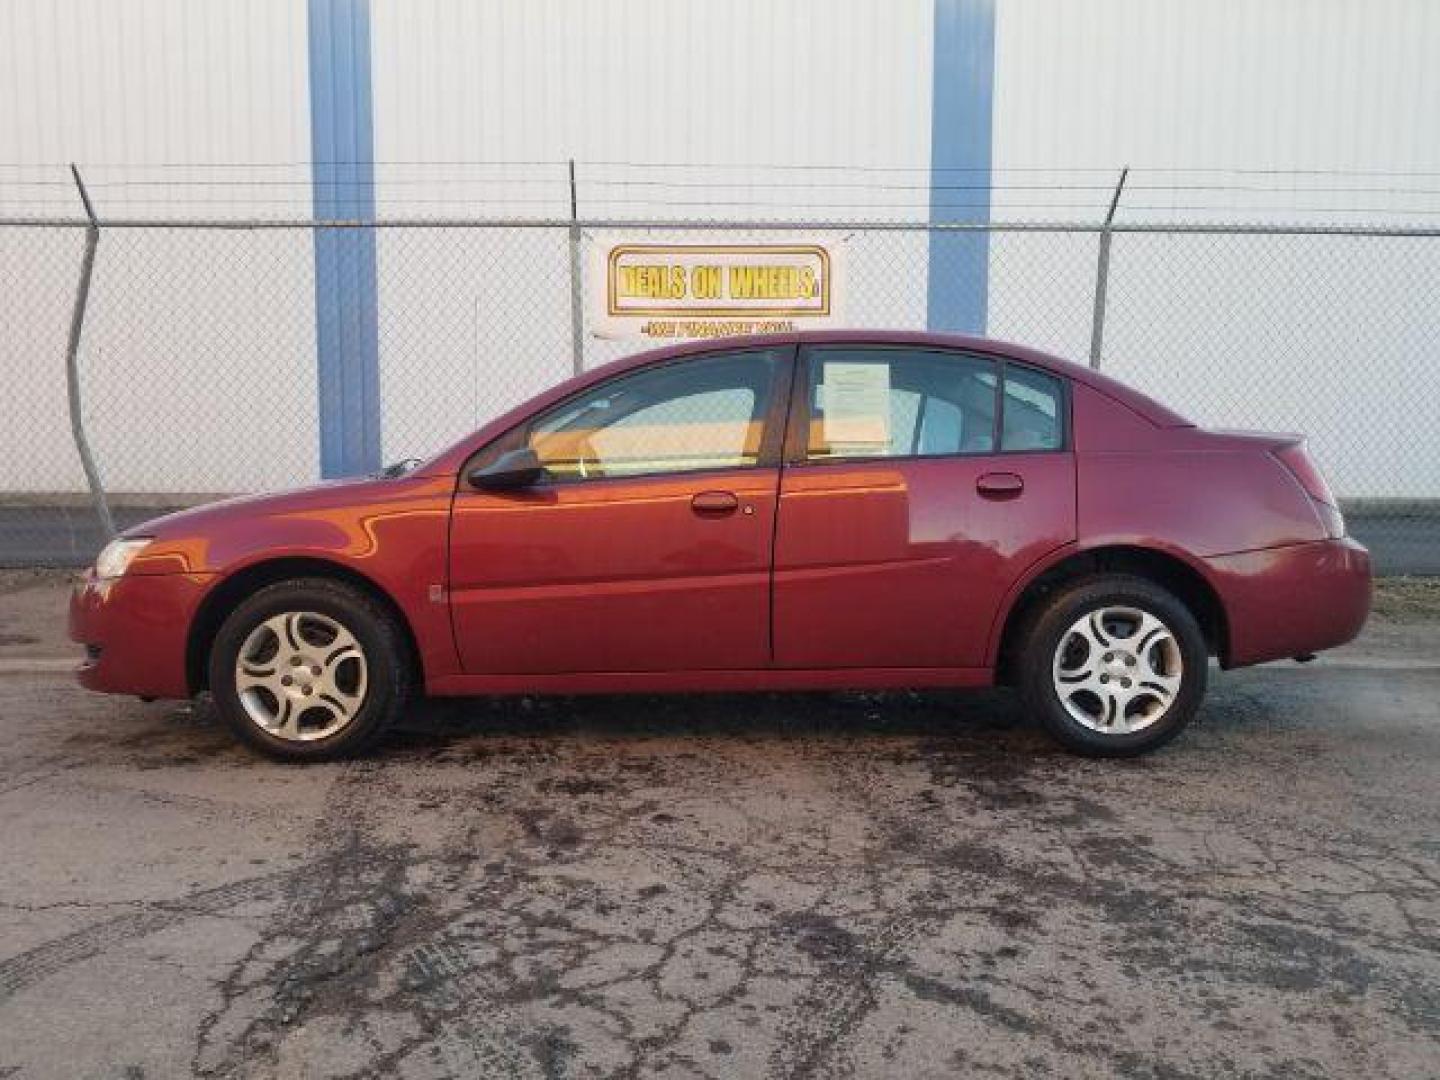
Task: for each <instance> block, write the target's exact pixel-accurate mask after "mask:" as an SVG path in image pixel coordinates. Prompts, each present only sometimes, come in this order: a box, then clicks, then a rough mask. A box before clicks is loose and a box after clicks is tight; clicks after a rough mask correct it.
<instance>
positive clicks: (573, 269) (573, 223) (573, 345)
mask: <svg viewBox="0 0 1440 1080" xmlns="http://www.w3.org/2000/svg"><path fill="white" fill-rule="evenodd" d="M584 285H585V283H584V281H583V280H582V279H581V277H580V201H579V199H578V198H577V197H576V192H575V159H574V158H571V159H570V359H571V364H572V365H573V367H574V370H575V374H576V375H579V374H580V373H581V372H583V371H584V370H585V310H584V302H585V293H584Z"/></svg>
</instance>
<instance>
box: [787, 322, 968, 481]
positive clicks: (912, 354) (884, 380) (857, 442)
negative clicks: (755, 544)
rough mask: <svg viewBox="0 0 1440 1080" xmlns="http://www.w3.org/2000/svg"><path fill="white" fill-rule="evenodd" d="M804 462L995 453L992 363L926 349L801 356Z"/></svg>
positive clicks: (834, 350)
mask: <svg viewBox="0 0 1440 1080" xmlns="http://www.w3.org/2000/svg"><path fill="white" fill-rule="evenodd" d="M806 377H807V378H808V379H809V404H810V430H809V432H808V435H807V440H806V458H807V459H808V460H810V461H825V460H827V459H837V458H857V457H858V458H869V457H882V458H884V457H917V456H925V455H933V454H990V453H994V451H995V408H996V402H997V397H996V379H997V372H996V365H995V363H994V361H991V360H985V359H981V358H979V357H973V356H960V355H956V354H954V353H947V352H942V351H938V350H930V349H894V348H860V347H856V348H844V347H841V348H826V349H816V350H814V351H812V352H811V353H810V354H809V363H808V364H807V376H806Z"/></svg>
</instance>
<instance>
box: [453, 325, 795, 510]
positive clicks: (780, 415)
mask: <svg viewBox="0 0 1440 1080" xmlns="http://www.w3.org/2000/svg"><path fill="white" fill-rule="evenodd" d="M752 353H773V354H774V355H775V372H774V377H773V381H772V383H771V386H770V404H769V408H767V409H766V410H765V413H764V415H763V417H762V420H761V423H762V424H763V425H764V427H763V430H762V431H761V434H760V452H759V454H758V456H757V458H756V460H755V462H754V463H753V464H750V465H713V466H708V467H706V468H703V469H662V470H657V471H654V472H644V473H627V474H626V475H624V476H595V477H582V476H573V477H555V476H545V477H542V478H541V479H540V480H538V481H536V482H535V483H534V484H532V485H531V486H530V487H528V488H524V489H521V493H523V492H525V491H544V490H549V489H551V488H559V487H570V486H573V485H577V484H585V485H587V486H588V485H593V484H605V483H612V484H621V483H626V482H628V481H631V480H651V479H656V478H661V477H679V476H706V475H711V474H720V473H733V472H736V471H739V470H745V471H751V470H758V469H775V468H779V466H780V459H781V451H782V448H783V445H784V442H783V435H784V431H785V421H786V418H787V416H788V413H789V408H790V395H791V390H792V389H793V383H794V379H795V346H794V345H793V344H779V343H777V344H775V345H747V346H744V347H743V348H739V349H714V350H711V351H709V352H701V353H686V354H684V355H682V356H673V357H668V358H667V359H665V360H661V361H657V362H655V363H650V364H640V365H637V366H636V367H632V368H629V369H627V370H625V371H621V372H617V373H616V374H615V375H613V376H612V377H610V378H608V379H600V380H598V381H596V382H592V383H587V384H586V385H585V386H582V387H579V388H577V389H576V390H575V392H574V393H572V394H566V395H565V396H564V397H562V398H560V399H559V400H558V401H552V402H550V404H548V405H546V406H545V407H544V408H542V409H540V410H538V411H537V412H533V413H531V414H530V415H529V416H526V417H525V418H524V419H523V420H521V421H519V422H518V423H516V424H515V425H514V426H513V427H511V428H508V429H507V430H505V431H503V432H501V433H500V434H499V435H497V436H496V437H495V438H493V439H491V440H490V441H489V442H487V443H486V444H485V445H484V446H481V447H478V448H477V449H476V450H475V451H474V452H472V453H471V454H470V455H469V456H468V457H467V458H466V459H465V462H464V464H463V465H461V467H460V473H459V475H458V476H457V477H456V482H457V485H458V489H459V490H461V491H469V492H472V493H474V494H485V493H482V492H479V491H476V489H474V488H472V487H471V486H470V484H469V482H468V481H467V480H466V477H467V476H469V475H470V472H471V470H472V469H474V468H475V463H476V461H477V460H478V459H479V458H481V457H482V456H483V455H485V454H488V453H490V452H491V451H492V450H498V451H499V452H501V453H503V452H505V451H506V450H512V449H515V448H517V447H518V446H520V445H521V444H522V443H523V442H524V441H526V440H527V439H528V438H529V434H530V430H531V428H532V427H534V425H535V424H537V423H539V422H540V421H541V420H543V419H545V418H546V417H547V416H552V415H554V414H555V413H557V412H559V411H561V410H563V409H565V408H567V407H568V406H570V405H573V404H574V403H575V402H576V401H578V400H579V399H580V398H582V397H585V396H586V395H588V394H591V393H594V392H596V391H598V390H602V389H603V388H604V387H607V386H610V385H612V384H614V383H617V382H621V381H622V380H625V379H631V378H635V377H637V376H640V375H645V374H648V373H650V372H655V371H661V370H663V369H665V368H671V367H679V366H681V365H682V364H692V363H697V362H704V361H706V360H715V359H719V358H722V357H728V356H748V355H750V354H752ZM488 494H491V495H494V494H495V493H494V492H489V493H488Z"/></svg>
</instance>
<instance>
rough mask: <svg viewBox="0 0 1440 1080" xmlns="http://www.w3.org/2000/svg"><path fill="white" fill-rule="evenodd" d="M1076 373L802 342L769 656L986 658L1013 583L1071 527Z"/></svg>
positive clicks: (975, 662)
mask: <svg viewBox="0 0 1440 1080" xmlns="http://www.w3.org/2000/svg"><path fill="white" fill-rule="evenodd" d="M1067 405H1068V403H1067V395H1066V392H1065V386H1064V381H1063V380H1061V379H1059V378H1057V377H1055V376H1053V375H1051V374H1049V373H1046V372H1041V371H1039V370H1036V369H1031V368H1028V367H1025V366H1022V365H1019V364H1013V363H1009V362H1006V361H1001V360H998V359H995V358H992V357H986V356H979V355H968V354H964V353H960V352H955V351H950V350H942V349H933V348H921V347H912V346H847V345H836V346H812V347H806V348H803V349H802V350H801V354H800V366H799V369H798V370H797V373H796V383H795V396H794V398H793V400H792V405H791V424H790V428H789V432H788V434H787V439H786V446H785V454H784V462H785V467H784V470H783V473H782V476H781V483H780V508H779V524H778V531H777V539H776V548H775V600H774V603H775V612H774V640H775V662H776V664H777V666H779V667H788V668H851V667H889V668H894V667H980V666H983V664H984V654H985V648H986V643H987V639H988V636H989V632H990V629H991V624H992V621H993V619H994V617H995V614H996V612H997V610H998V609H999V606H1000V604H1001V602H1002V600H1003V598H1004V596H1005V594H1006V592H1007V590H1008V589H1009V588H1010V586H1011V585H1012V584H1013V583H1014V582H1015V580H1016V578H1017V577H1018V576H1019V575H1020V574H1021V573H1023V572H1024V570H1025V569H1026V568H1027V567H1029V566H1030V565H1032V564H1033V563H1034V561H1035V560H1036V559H1038V558H1040V557H1041V556H1042V555H1044V554H1045V553H1047V552H1049V551H1051V550H1053V549H1055V548H1056V547H1059V546H1060V545H1062V544H1065V543H1067V542H1069V541H1071V540H1073V539H1074V536H1075V464H1074V457H1073V454H1072V453H1071V450H1070V444H1069V439H1068V430H1067V429H1068V420H1067V416H1068V408H1067Z"/></svg>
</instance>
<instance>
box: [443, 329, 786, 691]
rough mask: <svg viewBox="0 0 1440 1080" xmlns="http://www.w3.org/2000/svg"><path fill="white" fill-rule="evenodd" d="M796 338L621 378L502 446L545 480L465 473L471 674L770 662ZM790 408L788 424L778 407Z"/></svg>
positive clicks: (457, 559)
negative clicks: (509, 487)
mask: <svg viewBox="0 0 1440 1080" xmlns="http://www.w3.org/2000/svg"><path fill="white" fill-rule="evenodd" d="M792 354H793V349H792V348H790V347H788V346H783V347H775V348H762V349H747V350H743V351H731V352H724V353H715V354H710V355H706V356H701V357H688V358H686V359H684V360H681V361H677V362H673V363H669V364H663V365H659V366H656V367H648V368H644V369H641V370H639V371H636V372H633V373H629V374H625V375H620V376H617V377H615V378H614V379H612V380H609V381H607V382H605V383H602V384H600V385H599V386H596V387H592V388H590V389H588V390H585V391H582V392H581V393H580V394H579V395H577V396H576V397H574V398H572V399H569V400H567V401H564V402H561V403H560V404H559V405H557V406H555V407H553V408H551V409H550V410H549V411H547V412H546V413H544V414H542V415H540V416H539V417H537V418H534V419H533V420H531V421H529V422H528V423H526V424H524V425H522V426H521V427H520V428H518V429H516V430H514V431H512V432H510V433H508V434H507V435H505V436H502V438H501V439H500V440H497V442H496V443H495V444H492V446H491V447H487V448H486V449H485V450H482V451H481V452H480V454H479V455H477V457H476V459H473V460H472V463H471V464H470V465H467V467H466V469H465V470H464V473H468V472H469V471H470V469H471V468H473V467H475V465H476V464H479V463H483V462H484V461H485V459H486V458H487V457H493V456H495V455H498V454H499V453H503V452H505V451H506V450H510V449H514V448H516V447H518V446H524V445H528V446H530V447H531V448H532V449H533V450H534V451H535V453H536V455H537V457H538V458H539V459H540V462H541V464H542V465H544V467H545V474H544V477H543V479H542V480H541V482H539V483H538V484H536V485H534V486H532V487H529V488H525V489H522V490H519V491H513V492H494V491H480V490H476V489H474V488H473V487H471V486H470V485H469V484H468V483H467V482H466V480H465V479H464V473H462V477H461V480H460V486H459V490H458V493H457V495H456V499H455V509H454V516H453V520H452V523H451V540H450V598H451V611H452V617H453V620H454V626H455V635H456V640H457V643H458V645H459V649H460V656H461V661H462V663H463V664H464V668H465V670H466V671H467V672H468V673H472V674H532V673H544V674H557V673H571V672H573V673H581V672H626V671H636V672H657V671H686V670H701V669H710V670H717V669H749V668H763V667H767V666H769V663H770V562H771V553H772V547H771V546H772V542H773V537H774V533H775V509H776V501H777V493H778V486H779V470H778V458H779V451H780V443H781V441H782V437H783V432H782V431H781V428H782V427H783V413H784V402H785V396H786V394H787V393H788V385H789V376H790V371H791V367H792V364H791V357H792ZM777 410H778V415H777Z"/></svg>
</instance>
